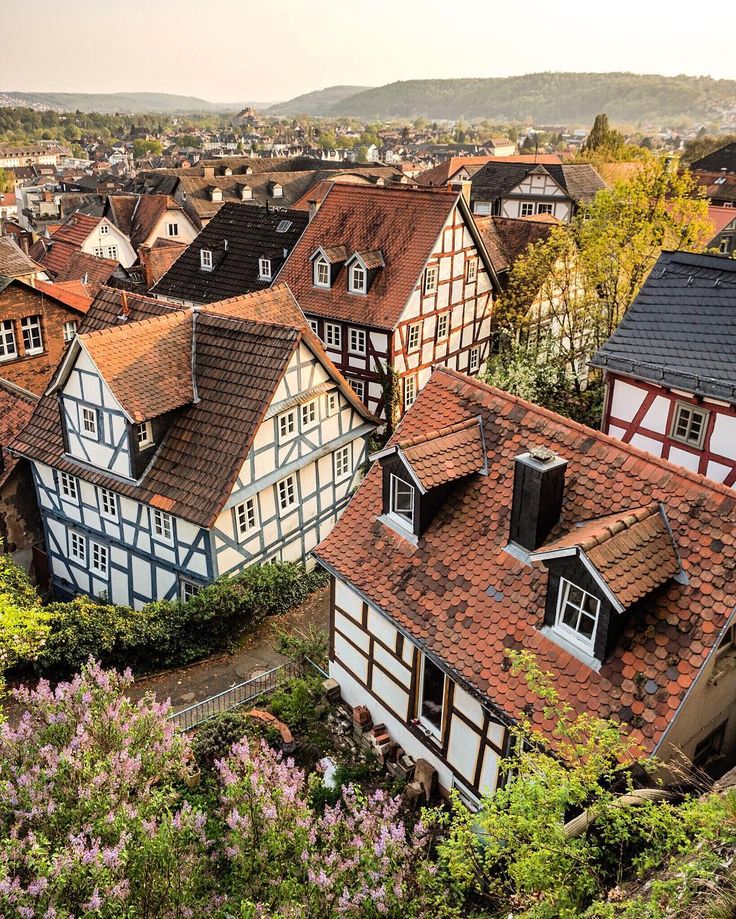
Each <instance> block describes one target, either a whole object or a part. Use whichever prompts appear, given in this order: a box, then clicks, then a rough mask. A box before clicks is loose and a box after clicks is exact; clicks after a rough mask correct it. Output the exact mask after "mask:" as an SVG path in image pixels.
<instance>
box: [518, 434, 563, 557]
mask: <svg viewBox="0 0 736 919" xmlns="http://www.w3.org/2000/svg"><path fill="white" fill-rule="evenodd" d="M515 463H516V465H515V468H514V498H513V503H512V505H511V529H510V533H509V539H510V540H511V542H512V543H515V544H516V545H517V546H521V547H522V548H523V549H526V550H527V551H528V552H533V551H534V550H535V549H538V548H539V547H540V546H541V545H542V543H543V542H544V541H545V539H546V538H547V536H549V533H550V530H551V529H552V527H553V526H554V525H555V524H556V523H557V521H558V520H559V519H560V513H561V512H562V496H563V494H564V491H565V467H566V466H567V460H565V459H562V457H559V456H557V454H556V453H553V452H552V450H549V449H547V447H532V449H531V450H529V452H528V453H522V454H521V456H517V457H516V460H515Z"/></svg>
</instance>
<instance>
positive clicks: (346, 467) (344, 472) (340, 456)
mask: <svg viewBox="0 0 736 919" xmlns="http://www.w3.org/2000/svg"><path fill="white" fill-rule="evenodd" d="M334 455H335V481H336V482H341V481H342V480H343V479H345V478H347V477H348V476H349V475H350V446H349V445H348V446H347V447H340V449H339V450H335V454H334Z"/></svg>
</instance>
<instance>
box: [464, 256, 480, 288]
mask: <svg viewBox="0 0 736 919" xmlns="http://www.w3.org/2000/svg"><path fill="white" fill-rule="evenodd" d="M477 277H478V256H477V255H473V256H471V257H470V258H468V259H467V261H466V262H465V283H466V284H472V283H473V281H475V280H476V278H477Z"/></svg>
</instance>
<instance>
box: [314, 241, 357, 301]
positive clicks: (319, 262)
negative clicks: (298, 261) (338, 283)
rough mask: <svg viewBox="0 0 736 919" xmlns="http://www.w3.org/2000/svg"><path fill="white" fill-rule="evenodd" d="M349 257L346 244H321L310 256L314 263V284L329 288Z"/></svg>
mask: <svg viewBox="0 0 736 919" xmlns="http://www.w3.org/2000/svg"><path fill="white" fill-rule="evenodd" d="M347 258H348V250H347V248H346V247H345V246H327V247H323V246H319V247H318V248H317V249H315V250H314V252H313V253H312V254H311V255H310V257H309V260H310V263H311V265H312V284H313V285H314V286H315V287H323V288H325V289H327V290H329V289H330V288H331V287H332V285H333V284H334V283H335V278H336V277H337V273H338V272H339V271H340V269H341V268H342V266H343V265H344V264H345V262H346V261H347Z"/></svg>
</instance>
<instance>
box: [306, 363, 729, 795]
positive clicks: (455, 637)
mask: <svg viewBox="0 0 736 919" xmlns="http://www.w3.org/2000/svg"><path fill="white" fill-rule="evenodd" d="M373 459H374V460H375V462H374V464H373V466H372V467H371V469H370V472H369V473H368V475H367V477H366V479H365V480H364V482H363V483H362V485H361V486H360V488H359V489H358V491H357V493H356V494H355V496H354V497H353V499H352V501H351V502H350V505H349V506H348V508H347V510H346V511H345V513H344V514H343V516H342V517H341V519H340V521H339V522H338V525H337V527H336V528H335V529H334V530H333V531H332V533H331V534H330V536H328V537H327V539H326V540H325V541H324V542H323V543H322V544H321V545H320V546H318V547H317V550H316V556H317V558H318V559H319V560H320V562H321V563H322V564H323V565H324V566H325V567H326V568H327V569H328V570H329V571H330V572H331V574H332V578H333V582H332V600H331V640H330V652H329V656H330V674H331V675H332V677H334V679H335V680H336V681H337V682H338V683H339V685H340V689H341V692H342V696H343V698H344V699H345V700H346V701H347V702H348V703H349V704H350V705H353V706H357V705H365V706H366V707H367V708H368V710H369V713H370V715H371V716H372V718H373V721H374V722H375V723H377V724H378V723H380V724H381V725H382V726H383V725H385V729H386V732H387V733H388V734H389V735H390V737H391V739H392V740H393V741H395V742H396V743H397V744H398V746H399V747H400V748H401V749H403V750H404V751H405V752H406V753H407V754H409V755H410V756H411V757H413V758H415V759H418V758H423V759H424V760H426V761H428V762H429V763H430V764H431V765H432V766H434V768H435V769H436V770H437V773H438V777H439V784H440V786H441V787H442V788H444V789H445V790H447V789H450V788H453V787H455V788H457V789H458V790H459V791H460V793H461V796H463V797H464V798H465V800H466V801H468V802H470V803H472V802H473V801H474V800H477V798H478V796H479V794H480V793H481V792H487V791H493V790H494V789H495V788H497V786H498V783H499V782H500V781H501V775H500V774H499V763H500V760H501V758H502V757H504V756H506V755H508V754H509V752H510V748H511V747H510V745H511V742H510V736H513V735H510V728H511V726H512V725H513V724H514V723H515V722H516V721H517V720H518V719H519V718H520V717H521V716H526V717H528V718H529V719H530V721H531V723H532V725H533V726H534V727H535V728H536V729H537V730H539V731H541V732H542V734H544V735H546V736H547V737H548V738H549V740H550V743H551V744H553V743H554V741H553V729H554V725H553V724H552V723H550V722H549V721H548V720H547V719H546V717H545V714H544V703H543V702H541V701H540V699H539V698H538V697H536V696H535V694H534V692H533V691H532V690H531V689H530V687H529V685H528V682H527V681H526V679H525V677H524V674H523V672H518V673H517V672H516V671H515V670H514V669H513V668H512V661H511V659H510V657H509V653H508V652H514V651H521V650H525V651H529V652H531V653H533V654H534V655H535V656H536V659H537V662H538V663H539V665H540V667H541V668H542V669H543V670H545V671H549V672H550V673H551V674H552V675H553V678H554V683H555V688H556V690H557V692H558V693H559V697H560V700H561V701H562V702H563V703H566V704H569V705H570V706H571V708H572V710H573V711H575V712H579V713H582V712H589V713H590V714H592V715H596V716H600V717H604V718H611V719H613V720H615V721H617V722H619V723H620V724H621V725H622V726H623V728H624V729H625V730H626V731H627V732H629V733H630V735H631V738H632V741H633V742H634V743H635V744H638V745H640V747H641V749H642V751H643V754H644V755H653V754H656V755H657V756H658V757H661V758H662V759H663V760H664V761H666V760H667V759H668V758H670V757H671V756H672V755H673V752H674V751H676V750H678V749H679V750H682V751H683V752H684V753H685V754H686V755H687V756H689V757H691V758H692V759H693V760H694V761H695V762H696V763H697V764H698V765H700V766H703V767H707V768H711V769H714V770H715V769H718V768H721V767H722V768H726V767H727V766H728V765H730V764H731V763H732V762H733V760H734V753H735V752H736V716H734V701H736V659H735V657H734V655H735V653H736V647H735V646H734V632H733V625H734V621H735V617H736V584H734V582H733V578H732V577H731V574H730V572H731V568H732V566H733V562H734V558H735V557H736V546H734V543H733V532H734V526H735V525H736V504H735V503H734V501H733V495H732V492H731V491H730V489H728V488H726V487H725V486H723V485H720V484H716V483H712V482H709V481H708V480H707V479H705V478H703V477H702V476H699V475H697V474H695V473H692V472H689V471H687V470H681V469H679V468H678V467H677V466H674V465H672V464H670V463H668V462H666V461H665V460H662V459H660V458H655V457H652V456H648V455H647V454H645V453H643V452H641V451H639V450H637V449H636V448H634V447H632V446H631V445H629V444H622V443H620V442H618V441H616V440H614V439H612V438H610V437H607V436H606V435H605V434H601V433H600V432H598V431H594V430H592V429H589V428H586V427H584V426H582V425H580V424H577V423H575V422H572V421H570V420H568V419H566V418H562V417H561V416H558V415H555V414H553V413H552V412H550V411H548V410H546V409H543V408H540V407H538V406H535V405H532V404H530V403H527V402H524V401H523V400H521V399H519V398H517V397H514V396H510V395H509V394H507V393H504V392H502V391H500V390H496V389H493V388H491V387H490V386H487V385H486V384H484V383H481V382H479V381H478V380H474V379H472V378H469V377H467V376H465V375H463V374H460V373H458V372H457V371H454V370H450V369H448V368H438V369H437V370H435V372H434V374H433V375H432V378H431V379H430V381H429V383H428V384H427V385H426V386H425V388H424V389H423V390H422V392H421V393H420V395H419V397H418V399H417V401H416V403H415V404H414V406H413V407H412V408H411V410H410V411H409V412H408V413H407V414H406V415H405V416H404V419H403V420H402V422H401V425H400V427H399V428H398V430H397V431H396V433H395V434H394V436H393V437H392V439H391V440H390V441H389V443H388V445H387V446H386V448H385V449H383V450H381V451H380V452H379V453H377V454H376V455H375V456H374V457H373Z"/></svg>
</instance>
